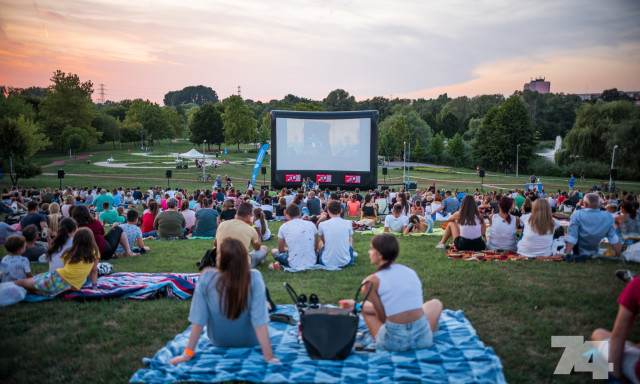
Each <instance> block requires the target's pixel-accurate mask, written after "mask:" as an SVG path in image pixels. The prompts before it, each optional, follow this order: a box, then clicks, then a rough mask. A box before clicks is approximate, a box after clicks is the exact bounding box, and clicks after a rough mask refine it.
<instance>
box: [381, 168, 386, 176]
mask: <svg viewBox="0 0 640 384" xmlns="http://www.w3.org/2000/svg"><path fill="white" fill-rule="evenodd" d="M382 174H383V175H386V174H387V167H383V168H382Z"/></svg>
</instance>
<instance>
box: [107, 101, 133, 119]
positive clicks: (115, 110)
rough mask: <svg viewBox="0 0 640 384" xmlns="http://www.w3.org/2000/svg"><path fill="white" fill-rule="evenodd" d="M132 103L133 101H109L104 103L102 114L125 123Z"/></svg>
mask: <svg viewBox="0 0 640 384" xmlns="http://www.w3.org/2000/svg"><path fill="white" fill-rule="evenodd" d="M131 103H132V101H131V100H122V101H119V102H117V103H116V102H113V101H109V100H107V101H105V102H104V105H103V106H102V109H101V112H102V113H104V114H107V115H110V116H113V117H115V118H116V119H118V120H120V121H124V119H125V117H127V111H128V110H129V107H131Z"/></svg>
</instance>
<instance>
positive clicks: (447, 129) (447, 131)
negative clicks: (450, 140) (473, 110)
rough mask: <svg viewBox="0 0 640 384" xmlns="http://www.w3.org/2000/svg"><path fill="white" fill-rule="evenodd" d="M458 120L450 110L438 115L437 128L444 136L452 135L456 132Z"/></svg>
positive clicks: (458, 125)
mask: <svg viewBox="0 0 640 384" xmlns="http://www.w3.org/2000/svg"><path fill="white" fill-rule="evenodd" d="M459 127H460V121H459V120H458V118H457V117H456V115H454V114H453V113H452V112H447V113H445V114H439V115H438V129H440V131H441V132H442V133H443V134H444V135H445V136H446V137H453V136H454V135H455V134H456V133H458V128H459Z"/></svg>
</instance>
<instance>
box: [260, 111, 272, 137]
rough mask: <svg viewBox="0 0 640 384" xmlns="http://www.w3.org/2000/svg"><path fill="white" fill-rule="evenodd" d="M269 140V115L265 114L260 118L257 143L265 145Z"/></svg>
mask: <svg viewBox="0 0 640 384" xmlns="http://www.w3.org/2000/svg"><path fill="white" fill-rule="evenodd" d="M270 140H271V113H267V114H266V115H264V117H263V118H262V122H261V123H260V128H258V143H260V144H266V143H267V142H269V141H270Z"/></svg>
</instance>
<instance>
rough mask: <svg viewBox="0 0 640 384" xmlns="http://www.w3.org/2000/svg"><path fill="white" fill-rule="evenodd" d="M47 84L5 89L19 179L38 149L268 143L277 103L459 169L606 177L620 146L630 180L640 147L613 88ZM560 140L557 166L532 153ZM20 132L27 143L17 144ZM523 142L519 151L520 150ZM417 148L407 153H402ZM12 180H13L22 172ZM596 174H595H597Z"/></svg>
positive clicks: (0, 110) (630, 111) (5, 123)
mask: <svg viewBox="0 0 640 384" xmlns="http://www.w3.org/2000/svg"><path fill="white" fill-rule="evenodd" d="M51 82H52V84H51V85H50V86H49V87H47V88H39V87H30V88H25V89H18V88H11V87H5V86H0V128H1V130H2V131H1V132H0V133H1V134H2V135H1V136H2V138H1V139H0V140H4V142H1V143H0V156H2V158H3V159H5V171H6V168H7V166H6V159H9V158H10V159H11V168H12V170H13V174H12V176H11V177H12V181H13V182H14V183H15V182H17V181H14V177H31V176H33V175H35V174H37V173H38V172H39V169H38V167H37V166H35V165H34V164H33V162H32V160H31V159H32V156H33V154H35V153H36V152H38V151H40V150H43V149H45V148H53V149H56V150H59V151H61V152H66V151H68V150H71V151H75V152H78V151H86V150H90V149H92V148H93V147H94V146H95V145H96V144H97V143H104V142H111V143H112V145H113V148H114V149H115V148H116V143H117V142H121V143H127V142H136V143H137V142H140V143H141V145H142V146H145V145H147V146H148V145H153V143H154V141H155V140H163V139H173V138H176V137H184V136H187V137H188V139H189V140H190V141H191V142H192V143H194V144H198V145H201V144H202V143H204V142H205V140H206V143H207V145H208V148H209V149H211V146H213V145H217V146H218V149H220V146H221V145H222V143H225V144H227V145H236V146H237V148H236V150H239V146H240V144H243V143H265V142H268V141H269V140H270V135H271V128H270V125H271V118H270V111H272V110H296V111H359V110H377V111H378V112H379V134H378V153H379V154H380V155H382V156H385V157H387V158H390V159H393V158H402V157H403V156H405V155H406V156H408V157H409V158H410V160H414V161H426V162H434V163H439V164H448V165H453V166H463V167H474V168H475V166H476V165H479V166H481V167H483V168H487V169H490V170H495V171H500V172H515V166H516V162H517V163H518V164H519V171H520V172H523V171H534V172H536V173H538V174H554V175H555V174H558V175H563V174H565V173H567V172H568V171H569V170H574V173H575V172H578V171H577V168H581V169H584V167H589V168H590V169H593V170H595V171H594V173H596V174H598V175H597V176H598V177H602V176H603V175H604V174H605V173H607V172H608V168H607V167H606V166H605V165H606V160H607V159H606V157H607V156H608V155H607V154H608V153H611V150H612V148H613V146H614V145H619V146H620V149H618V151H619V152H618V153H619V156H620V159H623V166H621V167H620V168H621V171H622V175H624V176H625V177H636V176H637V175H638V172H639V171H638V169H640V167H638V165H640V164H639V162H640V155H639V154H640V151H638V150H636V148H635V146H636V145H635V144H634V143H635V142H637V141H638V140H635V136H634V133H636V132H638V115H639V112H638V108H639V107H638V106H634V105H633V102H632V101H630V100H625V96H624V95H623V94H620V93H619V92H618V91H617V90H616V89H611V90H606V91H604V92H603V94H602V95H601V98H600V100H599V101H597V102H583V101H582V100H581V99H580V97H578V96H577V95H566V94H562V93H559V94H554V93H548V94H540V93H538V92H533V91H528V90H527V91H516V92H514V93H513V94H512V95H511V96H509V97H508V98H505V97H504V96H503V95H499V94H494V95H480V96H476V97H472V98H469V97H466V96H462V97H457V98H450V97H449V96H448V95H447V94H446V93H445V94H442V95H440V96H438V97H437V98H434V99H423V98H419V99H402V98H385V97H380V96H379V97H374V98H370V99H365V100H361V101H357V100H356V99H355V97H354V96H352V95H350V94H349V93H348V92H347V91H345V90H343V89H336V90H333V91H331V92H330V93H329V94H328V95H327V97H325V98H323V99H322V100H321V101H320V100H312V99H307V98H303V97H299V96H295V95H292V94H288V95H286V96H284V97H283V98H282V99H280V100H276V99H274V100H270V101H269V102H262V101H254V100H251V99H246V100H244V99H242V98H241V97H240V96H237V95H233V96H230V97H228V98H226V99H224V100H219V98H218V95H217V93H216V92H215V90H213V89H212V88H210V87H207V86H203V85H198V86H188V87H185V88H183V89H182V90H176V91H169V92H167V93H166V94H165V96H164V104H165V105H164V106H160V105H158V104H157V103H153V102H151V101H149V100H142V99H136V100H122V101H118V102H114V101H107V102H105V103H104V104H95V103H94V102H93V101H92V99H91V96H92V94H93V91H94V90H93V84H92V83H91V81H84V82H83V81H81V80H80V79H79V77H78V76H77V75H75V74H67V73H64V72H62V71H60V70H57V71H56V72H54V74H53V76H52V78H51ZM558 135H559V136H562V137H564V138H565V139H564V145H563V149H562V151H560V152H559V153H558V155H557V159H556V163H555V164H551V163H548V162H544V161H541V160H540V159H538V157H537V155H536V154H535V153H536V152H537V151H538V150H540V149H541V147H545V142H546V143H547V144H546V146H551V147H552V146H553V142H554V139H555V137H556V136H558ZM15 138H20V140H15ZM518 144H519V146H518ZM409 145H410V148H411V151H410V153H406V154H405V150H408V148H409ZM14 175H15V176H14ZM595 176H596V175H595V174H594V177H595Z"/></svg>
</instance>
